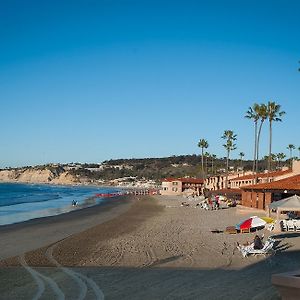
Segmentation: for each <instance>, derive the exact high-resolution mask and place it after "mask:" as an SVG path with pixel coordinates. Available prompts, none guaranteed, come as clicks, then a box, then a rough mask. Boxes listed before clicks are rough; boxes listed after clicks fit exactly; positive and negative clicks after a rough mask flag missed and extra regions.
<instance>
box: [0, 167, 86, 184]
mask: <svg viewBox="0 0 300 300" xmlns="http://www.w3.org/2000/svg"><path fill="white" fill-rule="evenodd" d="M0 182H20V183H21V182H22V183H53V184H78V183H84V182H85V180H82V181H81V180H80V178H78V177H76V176H75V175H73V174H70V172H68V171H66V170H64V169H63V168H37V167H28V168H21V169H10V170H1V171H0Z"/></svg>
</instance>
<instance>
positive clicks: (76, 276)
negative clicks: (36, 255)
mask: <svg viewBox="0 0 300 300" xmlns="http://www.w3.org/2000/svg"><path fill="white" fill-rule="evenodd" d="M59 243H60V242H58V243H56V244H54V245H52V246H50V247H49V248H48V249H47V250H46V253H45V256H46V258H47V259H48V260H49V261H50V262H51V263H53V264H54V265H56V266H57V267H58V268H59V269H60V270H62V271H63V272H64V273H65V274H67V275H69V276H70V277H71V278H72V279H73V280H74V281H75V282H76V283H77V285H78V286H79V290H80V293H79V295H78V300H83V299H85V297H86V294H87V290H88V288H87V285H86V283H85V282H87V283H88V284H89V286H90V287H91V289H92V290H93V292H94V295H95V297H96V299H97V300H103V299H104V294H103V292H102V290H101V289H100V287H99V286H98V285H97V284H96V283H95V282H94V280H92V279H91V278H88V277H87V276H85V275H83V274H81V273H78V272H75V271H72V270H71V269H69V268H66V267H63V266H62V265H61V264H60V263H59V262H58V261H57V260H55V259H54V257H53V250H54V248H55V247H56V246H57V245H58V244H59Z"/></svg>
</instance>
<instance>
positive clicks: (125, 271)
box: [0, 196, 300, 299]
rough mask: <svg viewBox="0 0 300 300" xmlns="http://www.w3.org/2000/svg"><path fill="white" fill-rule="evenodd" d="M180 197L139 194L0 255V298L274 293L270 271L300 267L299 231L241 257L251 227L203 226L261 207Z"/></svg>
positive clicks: (244, 296) (255, 295)
mask: <svg viewBox="0 0 300 300" xmlns="http://www.w3.org/2000/svg"><path fill="white" fill-rule="evenodd" d="M182 201H183V199H182V198H181V197H163V196H156V197H155V198H149V197H143V198H140V200H135V202H134V203H133V205H132V206H131V207H130V209H128V210H127V211H126V212H123V213H122V214H121V215H119V216H118V217H117V218H114V219H111V220H108V221H106V222H104V223H102V224H99V225H96V226H93V227H91V228H89V229H87V230H85V231H82V232H80V233H75V234H73V235H72V236H70V237H68V238H65V239H63V240H60V241H58V242H56V243H53V244H51V245H48V246H46V247H43V248H40V249H37V250H34V251H30V252H27V253H26V254H25V255H24V256H22V255H19V256H18V257H14V258H10V259H6V260H3V261H2V262H1V263H0V265H2V268H0V279H1V287H0V295H1V296H0V299H16V297H17V299H32V298H34V297H35V296H41V298H40V299H54V298H57V299H63V298H59V297H65V299H76V298H80V297H81V299H104V298H105V299H278V294H277V291H276V290H275V289H274V288H273V287H272V285H271V275H272V274H274V273H279V272H283V271H288V270H293V269H297V268H298V269H299V268H300V234H298V233H297V234H296V233H295V234H293V233H287V234H280V235H277V237H276V239H277V241H278V242H277V250H278V251H277V253H276V254H275V255H273V256H269V257H267V258H265V257H263V256H256V257H249V258H243V257H242V256H241V254H240V253H239V251H238V250H237V248H236V242H242V243H244V242H246V241H252V240H253V237H254V233H249V234H236V235H229V234H226V233H212V232H211V230H214V229H219V230H224V229H225V227H226V226H229V225H234V224H236V223H237V222H239V221H240V220H241V219H243V218H246V217H248V216H251V215H258V216H259V215H263V214H262V212H261V211H255V210H251V209H245V208H242V207H238V208H230V209H221V210H218V211H204V210H201V209H200V208H198V207H196V203H194V202H190V204H191V205H190V206H189V207H182V206H181V205H180V204H181V202H182ZM89 218H90V217H89V216H88V214H86V215H85V216H82V220H88V219H89ZM40 222H41V223H42V222H43V220H41V221H40ZM72 222H74V220H73V219H69V220H66V221H65V223H64V222H62V223H61V224H60V226H61V227H63V226H70V224H71V223H72ZM50 227H51V226H50ZM28 230H30V227H29V229H28ZM12 232H14V231H12ZM263 233H264V234H265V236H268V235H269V234H270V233H269V232H268V231H266V230H264V231H260V234H263ZM57 240H59V238H58V239H57ZM0 254H1V250H0ZM20 263H22V265H23V266H20ZM5 266H15V267H9V268H8V267H5ZM62 266H63V267H62ZM45 276H46V277H45ZM3 283H4V284H3ZM1 297H2V298H1Z"/></svg>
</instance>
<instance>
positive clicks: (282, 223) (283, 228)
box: [280, 220, 288, 231]
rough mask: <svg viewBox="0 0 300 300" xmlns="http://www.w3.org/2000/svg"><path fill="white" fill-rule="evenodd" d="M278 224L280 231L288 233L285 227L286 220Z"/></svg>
mask: <svg viewBox="0 0 300 300" xmlns="http://www.w3.org/2000/svg"><path fill="white" fill-rule="evenodd" d="M280 224H281V229H282V231H288V229H287V225H286V220H282V221H281V222H280Z"/></svg>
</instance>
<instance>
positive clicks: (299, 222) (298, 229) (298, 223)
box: [295, 220, 300, 232]
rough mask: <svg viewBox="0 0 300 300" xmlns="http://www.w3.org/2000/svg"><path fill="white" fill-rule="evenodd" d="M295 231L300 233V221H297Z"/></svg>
mask: <svg viewBox="0 0 300 300" xmlns="http://www.w3.org/2000/svg"><path fill="white" fill-rule="evenodd" d="M295 229H296V231H298V232H299V231H300V220H296V223H295Z"/></svg>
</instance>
